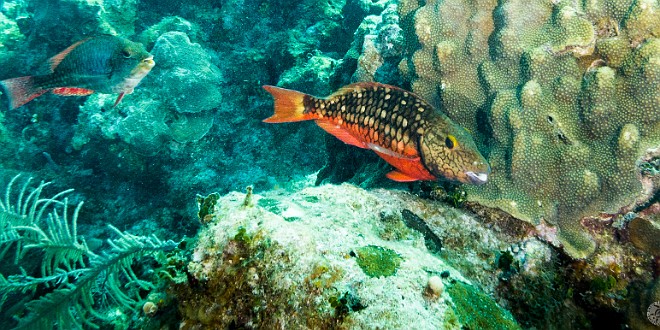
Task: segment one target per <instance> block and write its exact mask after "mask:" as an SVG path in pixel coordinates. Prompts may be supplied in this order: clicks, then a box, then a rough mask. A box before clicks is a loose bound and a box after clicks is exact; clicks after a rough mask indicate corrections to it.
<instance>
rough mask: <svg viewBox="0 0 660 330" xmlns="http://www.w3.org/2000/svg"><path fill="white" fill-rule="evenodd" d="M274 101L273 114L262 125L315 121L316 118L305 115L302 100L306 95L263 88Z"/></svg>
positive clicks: (279, 89)
mask: <svg viewBox="0 0 660 330" xmlns="http://www.w3.org/2000/svg"><path fill="white" fill-rule="evenodd" d="M263 87H264V89H265V90H266V91H268V93H270V94H271V95H272V96H273V99H275V113H273V115H272V116H270V117H268V118H266V119H264V123H287V122H292V121H303V120H311V119H316V116H314V115H312V114H309V113H305V104H304V102H303V101H304V99H305V97H306V96H308V95H307V94H304V93H301V92H297V91H294V90H290V89H284V88H279V87H275V86H269V85H264V86H263Z"/></svg>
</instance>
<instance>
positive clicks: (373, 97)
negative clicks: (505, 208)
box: [263, 83, 490, 184]
mask: <svg viewBox="0 0 660 330" xmlns="http://www.w3.org/2000/svg"><path fill="white" fill-rule="evenodd" d="M263 87H264V89H265V90H266V91H268V92H269V93H270V94H272V96H273V98H274V99H275V112H274V114H273V115H272V116H271V117H269V118H267V119H265V120H264V122H266V123H282V122H294V121H303V120H315V121H316V123H317V124H318V125H319V126H320V127H321V128H323V129H324V130H325V131H326V132H328V133H330V134H332V135H334V136H335V137H337V138H338V139H340V140H342V141H343V142H345V143H347V144H351V145H354V146H356V147H360V148H365V149H371V150H373V151H374V152H375V153H376V154H378V156H380V157H381V158H383V159H384V160H385V161H386V162H388V163H389V164H390V165H392V166H394V167H395V168H396V169H395V170H394V171H392V172H390V173H388V174H387V177H388V178H390V179H392V180H394V181H399V182H409V181H418V180H437V179H438V178H441V177H444V178H446V179H449V180H454V181H459V182H463V183H471V184H484V183H486V181H487V180H488V175H489V174H490V166H489V165H488V163H487V162H486V159H485V158H484V157H483V156H482V155H481V153H479V150H478V149H477V146H476V145H475V143H474V140H473V139H472V136H470V134H469V133H468V132H467V131H466V130H465V129H464V128H462V127H460V126H458V125H457V124H455V123H454V122H452V121H451V120H450V119H449V117H447V116H446V115H444V114H442V113H440V112H438V111H436V110H435V109H434V108H433V107H432V106H431V105H430V104H428V103H427V102H425V101H424V100H423V99H421V98H420V97H418V96H417V95H415V94H413V93H411V92H408V91H406V90H403V89H401V88H398V87H394V86H389V85H384V84H379V83H357V84H352V85H348V86H345V87H342V88H341V89H339V90H338V91H337V92H335V93H334V94H332V95H330V96H328V97H327V98H317V97H314V96H311V95H307V94H304V93H301V92H297V91H293V90H288V89H283V88H279V87H275V86H268V85H266V86H263Z"/></svg>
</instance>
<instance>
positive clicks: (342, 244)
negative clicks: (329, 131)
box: [175, 183, 517, 329]
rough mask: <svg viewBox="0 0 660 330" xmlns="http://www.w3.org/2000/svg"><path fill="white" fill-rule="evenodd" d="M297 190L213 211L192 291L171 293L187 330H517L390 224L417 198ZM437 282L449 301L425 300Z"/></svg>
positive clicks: (344, 189)
mask: <svg viewBox="0 0 660 330" xmlns="http://www.w3.org/2000/svg"><path fill="white" fill-rule="evenodd" d="M308 184H309V183H308ZM308 184H306V185H308ZM298 188H300V190H299V191H298V192H285V191H282V190H279V191H278V190H276V191H271V192H265V193H263V194H254V195H253V196H252V199H253V206H250V205H247V206H246V205H245V203H244V199H245V194H240V193H230V194H228V195H226V196H223V197H220V199H218V200H217V202H216V203H215V207H214V211H213V212H212V214H213V219H212V220H211V221H210V222H209V223H207V225H206V227H205V228H204V229H203V231H202V232H201V233H200V234H199V236H198V242H197V246H196V248H195V252H194V255H193V260H192V262H191V263H190V264H189V265H188V269H189V272H190V274H191V276H192V278H193V280H192V281H191V282H190V284H189V285H187V286H179V287H177V288H176V289H175V294H176V295H177V296H178V301H180V311H181V314H182V315H183V318H184V320H183V323H182V329H195V328H199V327H200V326H201V327H204V326H213V327H218V328H227V327H243V326H245V327H255V328H260V327H264V326H267V327H283V328H297V327H304V328H319V329H320V328H339V329H371V328H383V329H406V328H409V326H410V324H415V326H416V328H417V329H440V328H449V329H459V328H461V326H470V327H472V326H476V325H480V326H481V328H482V329H499V328H502V327H503V326H506V327H508V328H510V329H515V328H517V325H516V323H515V321H514V320H513V318H512V317H511V314H510V313H509V312H508V311H506V310H504V309H502V308H501V307H499V306H498V304H497V303H496V302H495V301H494V300H493V299H492V298H491V297H490V296H489V295H487V294H485V293H483V292H482V291H481V290H480V289H478V288H477V286H475V285H474V284H472V283H471V282H470V281H469V280H467V279H466V278H465V277H463V276H462V275H461V274H460V272H459V271H457V270H456V269H455V268H453V267H451V266H449V265H448V264H447V263H446V262H445V261H444V260H443V259H441V258H439V257H438V256H437V255H433V254H432V253H430V252H429V251H428V250H427V249H426V247H425V245H424V239H423V237H422V236H421V234H419V233H418V232H416V231H414V230H410V229H406V228H405V225H402V223H403V220H401V219H400V216H398V217H397V216H396V215H395V214H396V213H397V212H399V213H400V211H401V209H402V208H403V207H406V205H408V203H407V202H406V199H407V198H413V199H414V197H413V196H408V197H407V198H404V199H402V198H401V197H402V196H404V195H407V194H405V193H400V192H388V191H385V190H380V191H375V192H367V191H365V190H363V189H360V188H357V187H354V186H351V185H346V184H345V185H341V186H332V185H325V186H321V187H309V186H307V187H304V186H300V185H299V186H298ZM414 204H415V203H412V208H413V210H414V211H415V212H417V213H421V211H420V210H419V209H418V208H417V207H415V205H414ZM436 206H437V207H439V208H441V207H440V206H438V205H436ZM435 212H445V211H442V210H440V209H436V210H435ZM388 214H389V215H388ZM447 217H453V218H454V220H455V221H459V220H466V219H465V218H463V217H466V215H463V214H459V213H457V214H454V213H449V214H447ZM436 218H438V216H436ZM440 218H442V217H440ZM397 224H398V225H397ZM394 232H396V234H393V233H394ZM380 261H385V262H384V264H386V266H381V265H377V264H375V263H378V262H380ZM367 264H370V265H367ZM433 276H435V277H441V280H442V281H444V283H443V286H444V287H445V288H447V290H440V291H438V293H437V295H438V297H435V299H429V298H428V295H427V294H425V291H426V287H427V285H428V282H429V278H431V277H433ZM466 290H468V291H469V292H468V294H465V291H466ZM463 313H474V314H473V315H469V316H468V315H463ZM481 315H486V316H487V317H482V316H481ZM498 322H503V323H498Z"/></svg>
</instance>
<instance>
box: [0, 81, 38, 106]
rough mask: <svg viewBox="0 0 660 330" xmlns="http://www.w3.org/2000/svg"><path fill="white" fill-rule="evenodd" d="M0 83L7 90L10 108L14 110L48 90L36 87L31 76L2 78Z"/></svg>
mask: <svg viewBox="0 0 660 330" xmlns="http://www.w3.org/2000/svg"><path fill="white" fill-rule="evenodd" d="M0 85H2V86H3V87H4V88H5V90H6V91H7V96H8V98H9V109H10V110H14V109H16V108H18V107H20V106H22V105H24V104H25V103H28V102H30V101H32V100H33V99H35V98H36V97H39V96H41V95H42V94H43V93H46V92H47V91H48V90H47V89H41V88H38V87H36V86H35V85H34V79H33V78H32V77H31V76H28V77H18V78H11V79H7V80H3V81H0Z"/></svg>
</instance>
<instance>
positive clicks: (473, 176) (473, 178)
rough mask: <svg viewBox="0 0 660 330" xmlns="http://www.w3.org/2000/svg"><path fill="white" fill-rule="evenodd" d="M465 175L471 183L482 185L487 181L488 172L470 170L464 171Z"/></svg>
mask: <svg viewBox="0 0 660 330" xmlns="http://www.w3.org/2000/svg"><path fill="white" fill-rule="evenodd" d="M465 175H467V177H468V180H470V182H471V183H473V184H476V185H482V184H484V183H486V181H488V173H483V172H482V173H474V172H472V171H468V172H465Z"/></svg>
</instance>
